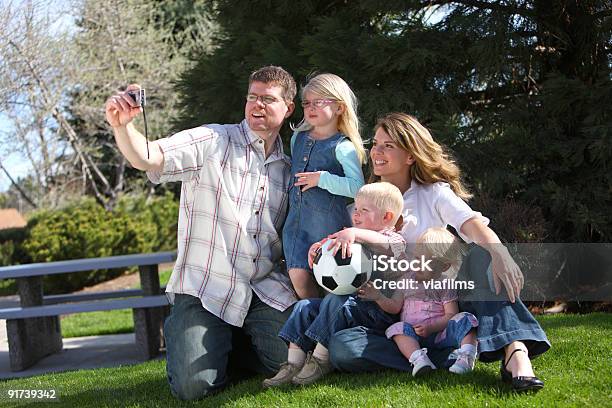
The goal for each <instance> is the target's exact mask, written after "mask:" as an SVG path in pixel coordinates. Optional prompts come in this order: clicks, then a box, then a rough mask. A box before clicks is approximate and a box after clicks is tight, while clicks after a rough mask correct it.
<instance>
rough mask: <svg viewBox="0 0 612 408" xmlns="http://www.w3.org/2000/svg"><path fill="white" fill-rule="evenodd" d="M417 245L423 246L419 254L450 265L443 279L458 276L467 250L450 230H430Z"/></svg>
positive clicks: (424, 233)
mask: <svg viewBox="0 0 612 408" xmlns="http://www.w3.org/2000/svg"><path fill="white" fill-rule="evenodd" d="M417 245H420V246H421V248H420V249H421V251H419V252H422V253H425V254H426V256H427V257H429V258H432V259H436V260H438V261H440V262H443V263H446V264H449V265H450V268H449V269H448V270H446V271H445V272H444V273H443V274H442V275H443V277H445V278H449V279H452V278H455V277H456V276H457V272H459V268H460V267H461V262H462V260H463V256H464V255H465V250H464V248H463V244H462V243H461V241H459V239H458V238H457V237H456V236H454V235H453V234H451V232H450V231H449V230H447V229H446V228H442V227H435V228H428V229H426V230H425V232H423V233H422V234H421V236H420V237H419V238H418V239H417Z"/></svg>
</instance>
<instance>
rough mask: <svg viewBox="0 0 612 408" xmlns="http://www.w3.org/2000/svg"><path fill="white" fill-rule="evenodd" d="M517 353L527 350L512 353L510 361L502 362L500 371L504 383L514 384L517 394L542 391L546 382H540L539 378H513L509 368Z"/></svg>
mask: <svg viewBox="0 0 612 408" xmlns="http://www.w3.org/2000/svg"><path fill="white" fill-rule="evenodd" d="M517 351H522V352H523V353H524V352H525V350H522V349H516V350H514V351H513V352H512V354H510V357H509V358H508V361H506V363H505V364H503V362H502V366H501V368H500V370H499V371H500V374H501V379H502V381H503V382H505V383H508V384H512V388H513V389H514V391H516V392H528V391H534V392H537V391H539V390H541V389H542V388H544V381H542V380H540V379H539V378H538V377H526V376H519V377H512V373H511V372H510V371H508V368H507V366H508V363H509V362H510V359H511V358H512V356H514V353H516V352H517Z"/></svg>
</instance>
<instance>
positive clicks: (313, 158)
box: [283, 132, 351, 269]
mask: <svg viewBox="0 0 612 408" xmlns="http://www.w3.org/2000/svg"><path fill="white" fill-rule="evenodd" d="M345 138H346V136H344V135H343V134H342V133H337V134H335V135H333V136H331V137H329V138H327V139H325V140H314V139H311V138H310V137H309V135H308V132H300V133H298V135H297V137H296V139H295V144H294V146H293V151H292V154H291V174H292V176H293V177H292V178H291V179H290V180H291V181H290V185H289V213H288V214H287V219H286V220H285V226H284V228H283V250H284V252H285V260H286V261H287V268H289V269H291V268H301V269H309V267H308V249H310V246H311V245H312V244H314V243H315V242H317V241H320V240H321V239H323V238H325V237H326V236H328V235H329V234H333V233H335V232H337V231H340V230H341V229H342V228H344V227H350V226H351V219H350V217H349V214H348V211H347V210H346V205H347V204H348V199H347V197H343V196H338V195H335V194H332V193H330V192H329V191H327V190H325V189H322V188H319V187H313V188H310V189H308V190H306V191H304V192H302V191H301V188H300V187H301V186H297V187H296V186H294V183H295V182H296V181H297V179H296V178H295V175H296V174H297V173H304V172H313V171H328V172H329V173H330V174H334V175H337V176H341V177H344V176H345V174H344V170H343V169H342V165H341V164H340V163H339V162H338V160H337V159H336V146H338V144H339V143H340V142H342V141H343V140H344V139H345Z"/></svg>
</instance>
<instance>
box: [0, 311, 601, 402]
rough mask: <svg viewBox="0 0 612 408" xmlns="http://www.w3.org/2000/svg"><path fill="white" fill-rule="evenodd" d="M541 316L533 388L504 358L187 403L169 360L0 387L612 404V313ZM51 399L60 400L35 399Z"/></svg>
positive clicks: (149, 395) (254, 386)
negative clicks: (171, 384)
mask: <svg viewBox="0 0 612 408" xmlns="http://www.w3.org/2000/svg"><path fill="white" fill-rule="evenodd" d="M538 320H539V321H540V322H541V323H542V326H543V327H544V329H545V330H546V333H547V334H548V336H549V339H550V340H551V342H552V349H551V350H550V351H548V352H547V353H545V354H544V355H543V356H541V357H540V358H538V359H536V360H534V367H535V369H536V373H537V374H538V375H539V376H540V378H542V379H543V380H544V381H545V382H546V387H545V388H544V390H542V391H541V392H539V393H538V394H535V395H517V394H515V393H513V392H512V391H511V390H510V387H509V386H507V385H505V384H503V383H502V382H501V381H499V371H498V370H499V365H498V364H482V363H477V365H476V369H475V370H474V372H472V373H470V374H468V375H465V376H457V375H453V374H451V373H448V372H434V373H433V374H432V375H431V376H428V377H426V378H419V379H413V378H412V377H411V376H410V375H409V374H408V373H399V372H392V371H385V372H379V373H372V374H340V373H336V374H331V375H329V376H328V377H327V378H325V379H323V380H322V381H321V382H320V383H318V384H315V385H313V386H310V387H303V388H297V387H287V388H283V389H273V390H263V389H262V388H261V387H260V382H261V380H262V379H263V377H262V376H257V377H255V378H252V379H248V380H246V381H243V382H240V383H238V384H235V385H233V386H231V387H229V388H228V389H226V390H225V391H223V392H221V393H219V394H217V395H215V396H212V397H209V398H206V399H204V400H202V401H198V402H195V403H183V402H180V401H177V400H175V399H174V398H173V397H172V396H171V394H170V392H169V389H168V385H167V383H166V374H165V361H152V362H147V363H144V364H140V365H137V366H131V367H119V368H110V369H97V370H85V371H75V372H68V373H62V374H51V375H44V376H39V377H33V378H29V379H16V380H10V381H6V382H3V383H2V382H0V389H2V390H6V389H41V388H42V389H48V388H54V389H56V390H58V395H59V397H60V399H61V402H62V403H63V404H62V405H64V404H66V405H69V406H96V407H102V406H122V407H141V406H142V407H149V406H160V407H166V406H190V405H198V406H210V407H219V406H234V407H262V406H266V407H268V406H269V407H286V406H296V407H345V406H351V407H353V406H359V407H372V406H374V407H404V406H415V407H421V406H436V407H437V406H452V407H455V406H465V407H468V406H469V407H472V406H493V407H498V406H499V407H524V406H538V407H540V406H545V407H548V406H576V407H579V406H596V407H597V406H600V407H604V406H610V401H612V387H610V385H611V383H612V364H611V363H612V361H611V358H612V314H604V313H593V314H588V315H554V316H541V317H538ZM4 395H6V394H4ZM4 401H6V400H4ZM2 402H3V400H2V399H1V398H0V403H2ZM45 405H48V406H49V407H57V406H58V405H57V404H53V403H52V404H44V403H40V402H36V403H34V404H32V406H33V407H42V406H45Z"/></svg>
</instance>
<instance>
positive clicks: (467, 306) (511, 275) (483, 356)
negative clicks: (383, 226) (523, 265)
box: [329, 113, 550, 391]
mask: <svg viewBox="0 0 612 408" xmlns="http://www.w3.org/2000/svg"><path fill="white" fill-rule="evenodd" d="M370 158H371V160H372V169H373V174H374V176H375V179H379V180H381V181H387V182H390V183H392V184H395V185H396V186H397V187H398V188H399V189H400V191H402V193H403V194H404V211H403V214H402V215H403V219H404V224H403V227H402V230H401V233H402V235H403V236H404V238H405V239H406V242H408V243H414V242H415V241H416V238H417V237H418V236H419V235H420V234H421V233H422V232H423V231H425V230H426V229H428V228H430V227H446V226H447V225H451V226H452V227H454V228H455V230H456V231H457V232H458V233H459V235H461V237H462V238H463V239H464V240H465V241H467V242H473V243H475V244H477V245H479V246H480V247H482V248H484V249H486V250H487V251H488V253H487V252H486V251H483V250H481V249H480V248H478V247H476V250H474V251H472V253H471V254H470V261H469V262H465V264H466V267H467V269H468V270H467V271H464V275H463V278H464V279H471V280H474V281H475V282H476V284H477V285H478V284H483V283H487V282H488V279H487V273H486V271H487V269H488V267H489V264H490V269H491V270H492V275H493V282H494V286H495V291H496V293H497V295H499V294H500V291H501V289H502V285H503V286H504V287H505V290H506V292H507V294H508V299H509V300H510V301H509V302H508V301H505V300H504V299H502V298H501V296H500V297H499V300H496V301H486V302H485V301H470V302H463V303H462V305H461V306H462V308H463V309H464V310H465V311H468V312H471V313H473V314H475V315H476V317H477V318H478V320H479V327H478V340H479V346H478V347H479V358H480V360H481V361H484V362H490V361H497V360H502V369H501V374H502V380H504V381H506V382H510V383H511V384H512V386H513V388H514V389H515V390H517V391H526V390H539V389H541V388H542V387H543V386H544V383H543V382H542V381H541V380H539V379H538V378H537V377H536V376H535V374H534V372H533V369H532V366H531V361H530V358H533V357H535V356H537V355H539V354H542V353H544V352H545V351H546V350H548V349H549V348H550V343H549V342H548V339H547V338H546V334H545V333H544V331H543V330H542V328H541V327H540V325H539V324H538V322H537V321H536V320H535V319H534V317H533V316H532V315H531V313H529V311H528V310H527V308H526V307H525V305H524V304H523V303H522V302H521V301H520V299H518V296H519V294H520V290H521V289H522V287H523V275H522V273H521V271H520V269H519V267H518V266H517V265H516V263H515V262H514V260H513V259H512V257H511V256H510V254H509V253H508V251H507V249H506V248H505V247H504V246H503V245H501V242H500V240H499V238H498V237H497V235H496V234H495V232H493V230H491V229H490V228H489V227H488V226H487V224H488V222H489V220H488V219H487V218H485V217H483V216H482V215H481V214H480V213H478V212H475V211H473V210H472V209H471V208H470V207H469V206H468V205H467V204H466V203H465V201H463V199H468V198H470V194H469V193H468V191H467V189H466V188H465V186H464V185H463V184H462V182H461V178H460V171H459V168H458V167H457V166H456V165H455V164H454V162H453V161H452V160H451V159H450V158H449V156H448V155H447V154H446V153H445V151H444V150H443V148H442V147H441V146H440V145H439V144H438V143H436V142H435V141H434V140H433V138H432V137H431V135H430V133H429V131H428V130H427V129H425V128H424V127H423V126H422V125H421V124H420V123H419V122H418V121H417V120H416V119H415V118H414V117H412V116H410V115H407V114H404V113H391V114H388V115H387V116H385V117H383V118H382V119H381V120H379V122H378V124H377V125H376V134H375V136H374V144H373V147H372V149H371V151H370ZM329 352H330V356H331V362H332V364H333V365H334V366H335V367H336V368H339V369H342V370H345V371H353V372H355V371H372V370H376V369H380V368H384V367H389V368H396V369H402V370H411V367H410V364H409V363H408V361H407V360H405V359H403V358H401V354H400V352H399V350H398V349H397V347H396V346H395V345H394V343H393V342H392V341H391V340H388V339H386V338H385V337H384V336H382V335H380V334H379V333H375V332H373V331H370V330H369V329H368V328H367V327H363V326H360V327H353V328H350V329H345V330H342V331H339V332H337V333H335V334H334V335H333V336H332V339H331V341H330V344H329ZM447 355H448V353H446V354H445V355H444V354H441V355H438V356H436V355H432V360H434V361H435V360H437V361H438V363H440V362H444V361H445V360H446V358H447Z"/></svg>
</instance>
